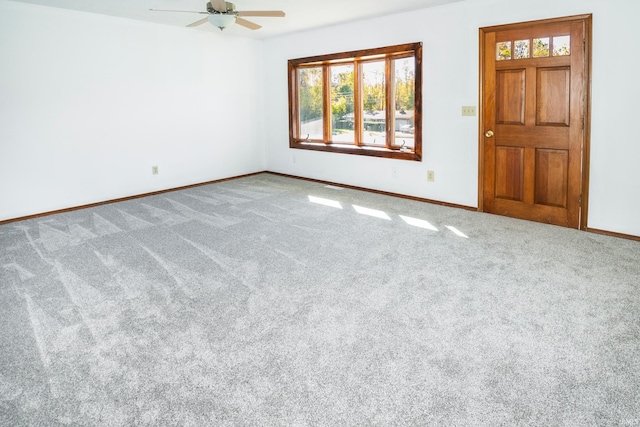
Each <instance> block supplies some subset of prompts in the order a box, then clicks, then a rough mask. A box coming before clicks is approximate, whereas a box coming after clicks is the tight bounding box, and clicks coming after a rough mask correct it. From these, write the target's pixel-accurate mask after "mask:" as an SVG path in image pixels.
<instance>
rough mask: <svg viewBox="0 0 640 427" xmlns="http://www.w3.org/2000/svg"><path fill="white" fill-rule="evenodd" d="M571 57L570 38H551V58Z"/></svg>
mask: <svg viewBox="0 0 640 427" xmlns="http://www.w3.org/2000/svg"><path fill="white" fill-rule="evenodd" d="M569 55H571V36H559V37H554V38H553V56H569Z"/></svg>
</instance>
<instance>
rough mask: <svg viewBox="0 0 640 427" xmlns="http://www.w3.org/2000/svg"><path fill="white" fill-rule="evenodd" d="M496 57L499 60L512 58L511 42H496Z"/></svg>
mask: <svg viewBox="0 0 640 427" xmlns="http://www.w3.org/2000/svg"><path fill="white" fill-rule="evenodd" d="M496 59H497V60H498V61H504V60H505V59H511V42H500V43H496Z"/></svg>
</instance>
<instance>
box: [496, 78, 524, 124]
mask: <svg viewBox="0 0 640 427" xmlns="http://www.w3.org/2000/svg"><path fill="white" fill-rule="evenodd" d="M525 82H526V78H525V70H503V71H498V72H497V73H496V123H500V124H510V125H524V112H525V105H524V102H525Z"/></svg>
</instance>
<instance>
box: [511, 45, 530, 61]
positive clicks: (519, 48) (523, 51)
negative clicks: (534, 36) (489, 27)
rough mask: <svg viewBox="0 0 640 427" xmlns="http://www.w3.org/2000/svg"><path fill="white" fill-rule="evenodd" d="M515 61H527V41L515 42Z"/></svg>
mask: <svg viewBox="0 0 640 427" xmlns="http://www.w3.org/2000/svg"><path fill="white" fill-rule="evenodd" d="M514 57H515V59H527V58H528V57H529V40H516V42H515V56H514Z"/></svg>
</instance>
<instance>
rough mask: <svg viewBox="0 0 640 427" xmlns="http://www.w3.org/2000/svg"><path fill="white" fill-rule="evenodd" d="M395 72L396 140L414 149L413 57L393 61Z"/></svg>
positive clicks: (401, 144) (414, 72)
mask: <svg viewBox="0 0 640 427" xmlns="http://www.w3.org/2000/svg"><path fill="white" fill-rule="evenodd" d="M393 67H394V71H395V72H394V74H395V141H394V144H395V145H396V146H398V147H404V148H406V149H413V148H414V147H415V144H414V137H413V135H414V125H415V122H414V112H415V87H416V79H415V76H416V70H415V67H416V65H415V60H414V58H413V57H411V58H402V59H396V60H394V61H393Z"/></svg>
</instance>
